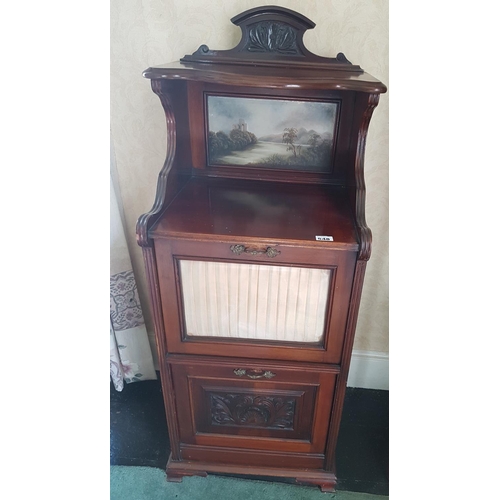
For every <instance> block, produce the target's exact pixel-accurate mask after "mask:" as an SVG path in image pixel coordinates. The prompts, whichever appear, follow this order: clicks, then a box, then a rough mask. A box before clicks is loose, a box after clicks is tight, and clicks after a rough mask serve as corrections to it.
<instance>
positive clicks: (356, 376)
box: [148, 332, 389, 391]
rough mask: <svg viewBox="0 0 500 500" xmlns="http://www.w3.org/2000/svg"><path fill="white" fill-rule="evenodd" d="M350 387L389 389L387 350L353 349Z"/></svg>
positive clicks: (155, 355)
mask: <svg viewBox="0 0 500 500" xmlns="http://www.w3.org/2000/svg"><path fill="white" fill-rule="evenodd" d="M148 336H149V342H150V344H151V350H152V352H153V360H154V365H155V369H156V370H157V371H158V370H159V369H160V368H159V364H158V355H157V354H156V344H155V338H154V333H150V332H148ZM347 386H348V387H361V388H363V389H380V390H383V391H388V390H389V355H388V354H387V353H385V352H375V351H352V358H351V366H350V368H349V377H348V379H347Z"/></svg>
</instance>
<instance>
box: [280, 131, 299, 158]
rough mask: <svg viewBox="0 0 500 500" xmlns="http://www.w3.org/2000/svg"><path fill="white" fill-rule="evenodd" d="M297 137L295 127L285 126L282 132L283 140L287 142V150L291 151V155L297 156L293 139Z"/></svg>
mask: <svg viewBox="0 0 500 500" xmlns="http://www.w3.org/2000/svg"><path fill="white" fill-rule="evenodd" d="M296 139H297V129H296V128H285V130H284V132H283V142H284V143H285V144H287V145H288V146H287V148H286V150H287V151H293V156H294V157H295V158H296V157H297V149H296V148H295V144H294V141H295V140H296Z"/></svg>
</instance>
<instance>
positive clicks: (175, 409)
mask: <svg viewBox="0 0 500 500" xmlns="http://www.w3.org/2000/svg"><path fill="white" fill-rule="evenodd" d="M232 22H233V23H234V24H236V25H238V26H240V27H241V30H242V39H241V41H240V43H239V44H238V46H236V47H235V48H234V49H231V50H227V51H217V50H211V49H209V48H208V47H207V46H205V45H202V46H201V47H200V48H199V49H198V50H197V51H196V52H195V53H194V54H192V55H188V56H185V57H184V58H183V59H181V60H180V61H179V62H177V63H173V64H168V65H165V66H158V67H153V68H149V69H147V70H146V71H145V72H144V76H145V77H146V78H149V79H151V84H152V88H153V91H154V92H155V93H156V94H157V95H158V96H159V98H160V100H161V103H162V105H163V108H164V110H165V114H166V119H167V157H166V160H165V164H164V166H163V169H162V170H161V172H160V174H159V179H158V186H157V193H156V199H155V202H154V205H153V208H152V209H151V211H150V212H148V213H147V214H144V215H143V216H141V217H140V219H139V221H138V223H137V239H138V243H139V245H141V246H142V249H143V253H144V258H145V265H146V271H147V276H148V282H149V289H150V294H151V299H152V305H153V316H154V323H155V333H156V340H157V346H158V353H159V360H160V371H161V379H162V387H163V394H164V398H165V408H166V413H167V420H168V429H169V434H170V444H171V449H172V453H171V456H170V459H169V462H168V465H167V478H168V480H170V481H180V480H181V479H182V477H183V476H185V475H206V474H207V473H210V472H214V473H217V472H220V473H234V474H249V475H259V476H271V477H276V476H277V477H289V478H295V479H296V481H297V482H301V483H308V484H317V485H319V486H320V487H321V489H322V490H323V491H332V490H333V489H334V487H335V484H336V481H337V479H336V475H335V445H336V441H337V435H338V430H339V425H340V417H341V413H342V405H343V400H344V394H345V387H346V381H347V375H348V370H349V362H350V357H351V352H352V345H353V339H354V331H355V325H356V318H357V314H358V308H359V303H360V296H361V289H362V284H363V277H364V273H365V267H366V263H367V261H368V259H369V257H370V247H371V232H370V229H369V228H368V227H367V226H366V222H365V213H364V212H365V185H364V179H363V158H364V149H365V139H366V134H367V129H368V124H369V121H370V117H371V114H372V112H373V110H374V108H375V107H376V105H377V103H378V99H379V95H380V94H381V93H383V92H385V91H386V88H385V86H384V85H383V84H382V83H381V82H379V81H377V80H376V79H375V78H373V77H371V76H370V75H368V74H366V73H365V72H364V71H363V70H362V69H361V68H360V67H359V66H356V65H353V64H351V63H350V62H349V61H348V60H347V59H346V57H345V56H344V55H343V54H338V55H337V57H336V58H325V57H320V56H316V55H314V54H312V53H311V52H309V51H308V50H307V49H306V48H305V47H304V44H303V41H302V38H303V34H304V32H305V30H307V29H310V28H313V27H314V23H313V22H312V21H310V20H309V19H307V18H306V17H304V16H302V15H301V14H298V13H296V12H293V11H290V10H288V9H284V8H280V7H261V8H256V9H251V10H248V11H246V12H243V13H242V14H240V15H238V16H236V17H235V18H233V19H232Z"/></svg>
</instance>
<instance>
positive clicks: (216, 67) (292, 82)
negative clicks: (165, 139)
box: [143, 6, 387, 93]
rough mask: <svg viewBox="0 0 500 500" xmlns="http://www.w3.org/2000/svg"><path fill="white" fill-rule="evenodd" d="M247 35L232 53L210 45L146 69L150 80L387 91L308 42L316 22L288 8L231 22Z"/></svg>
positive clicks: (340, 57) (261, 9)
mask: <svg viewBox="0 0 500 500" xmlns="http://www.w3.org/2000/svg"><path fill="white" fill-rule="evenodd" d="M231 21H232V22H233V24H235V25H237V26H239V27H240V28H241V31H242V37H241V40H240V42H239V44H238V45H237V46H236V47H234V48H233V49H230V50H211V49H209V48H208V47H207V46H206V45H201V46H200V47H199V49H198V50H197V51H196V52H194V53H193V54H191V55H186V56H184V57H183V58H182V59H181V60H180V61H179V62H176V63H171V64H167V65H163V66H155V67H151V68H148V69H147V70H146V71H144V73H143V75H144V76H145V77H146V78H150V79H185V80H194V81H201V82H217V83H222V84H227V85H239V86H250V87H252V86H258V87H264V88H287V89H312V88H314V89H334V90H356V91H360V92H370V93H383V92H385V91H386V90H387V89H386V87H385V85H384V84H383V83H381V82H380V81H378V80H377V79H375V78H373V77H372V76H370V75H369V74H367V73H365V72H364V71H363V70H362V69H361V68H360V67H359V66H357V65H354V64H352V63H351V62H350V61H348V60H347V58H346V56H345V55H344V54H342V53H339V54H337V57H322V56H318V55H316V54H313V53H312V52H310V51H309V50H308V49H307V48H306V47H305V46H304V42H303V36H304V33H305V31H306V30H308V29H311V28H314V26H315V24H314V23H313V22H312V21H311V20H310V19H307V17H305V16H303V15H302V14H299V13H297V12H294V11H292V10H289V9H285V8H283V7H275V6H267V7H257V8H255V9H250V10H247V11H245V12H243V13H241V14H239V15H237V16H235V17H233V18H232V19H231Z"/></svg>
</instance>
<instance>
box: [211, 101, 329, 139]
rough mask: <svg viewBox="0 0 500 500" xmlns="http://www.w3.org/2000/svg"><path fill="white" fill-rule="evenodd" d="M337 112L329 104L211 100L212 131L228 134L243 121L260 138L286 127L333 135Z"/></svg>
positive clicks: (281, 130) (278, 132) (280, 131)
mask: <svg viewBox="0 0 500 500" xmlns="http://www.w3.org/2000/svg"><path fill="white" fill-rule="evenodd" d="M336 110H337V104H335V103H326V102H306V101H288V100H279V99H252V98H246V97H221V96H208V115H209V116H208V122H209V130H211V131H212V132H218V131H219V130H222V131H223V132H225V133H226V134H228V133H229V132H230V131H231V130H232V128H233V124H235V123H238V121H239V119H240V118H242V119H243V120H245V122H246V123H247V124H248V131H249V132H252V133H254V134H255V135H256V136H257V138H259V137H262V136H265V135H270V134H281V133H283V129H284V128H286V127H294V128H296V129H299V128H301V127H304V128H305V129H306V130H315V131H316V132H318V133H319V134H323V133H325V132H328V133H329V134H332V133H333V124H334V118H335V113H336Z"/></svg>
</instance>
